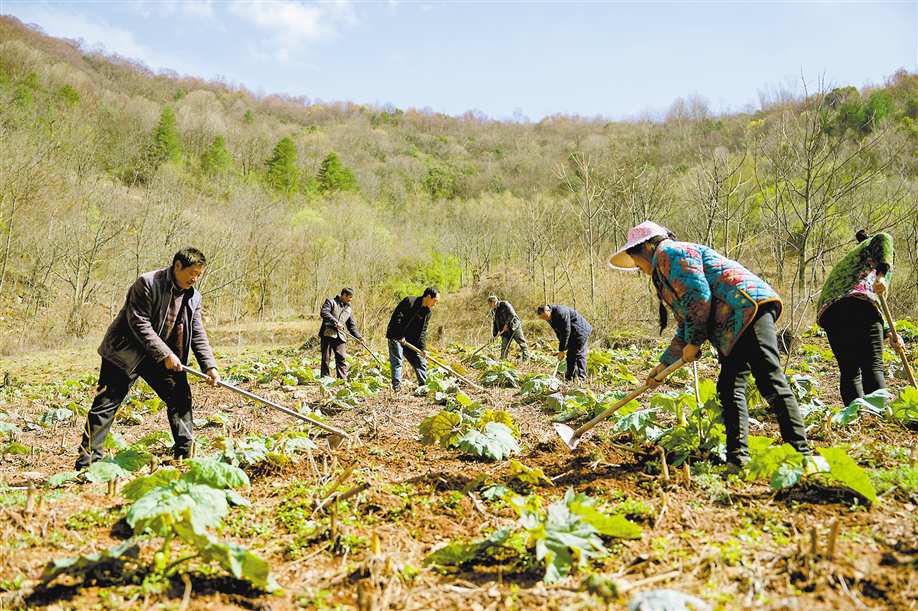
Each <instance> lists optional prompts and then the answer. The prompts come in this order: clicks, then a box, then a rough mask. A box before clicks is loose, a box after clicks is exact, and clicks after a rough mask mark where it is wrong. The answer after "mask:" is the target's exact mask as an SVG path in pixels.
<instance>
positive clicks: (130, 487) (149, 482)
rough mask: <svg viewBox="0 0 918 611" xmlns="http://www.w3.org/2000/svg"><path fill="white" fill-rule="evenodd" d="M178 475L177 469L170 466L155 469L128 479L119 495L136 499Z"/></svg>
mask: <svg viewBox="0 0 918 611" xmlns="http://www.w3.org/2000/svg"><path fill="white" fill-rule="evenodd" d="M179 475H180V473H179V472H178V470H177V469H174V468H172V467H163V468H162V469H157V470H156V471H155V472H154V473H152V474H150V475H146V476H140V477H135V478H134V479H132V480H131V481H129V482H128V483H127V484H125V486H124V488H123V489H122V490H121V495H122V496H123V497H124V498H126V499H130V500H132V501H136V500H137V499H139V498H140V497H142V496H143V495H145V494H147V493H148V492H150V491H151V490H153V489H154V488H158V487H160V486H166V485H168V484H169V483H170V482H173V481H175V480H177V479H178V478H179Z"/></svg>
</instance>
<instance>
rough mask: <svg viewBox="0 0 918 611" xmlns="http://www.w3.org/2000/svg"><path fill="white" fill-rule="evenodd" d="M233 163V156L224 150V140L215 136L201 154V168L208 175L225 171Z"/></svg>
mask: <svg viewBox="0 0 918 611" xmlns="http://www.w3.org/2000/svg"><path fill="white" fill-rule="evenodd" d="M232 165H233V158H232V157H231V156H230V154H229V151H227V150H226V140H225V139H224V138H223V136H217V137H216V138H214V141H213V142H211V143H210V146H209V147H208V148H207V150H206V151H204V154H203V155H202V156H201V169H202V170H203V171H204V173H205V174H207V175H208V176H216V175H218V174H222V173H223V172H226V171H227V170H228V169H230V167H231V166H232Z"/></svg>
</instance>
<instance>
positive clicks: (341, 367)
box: [319, 288, 362, 380]
mask: <svg viewBox="0 0 918 611" xmlns="http://www.w3.org/2000/svg"><path fill="white" fill-rule="evenodd" d="M353 298H354V290H353V289H349V288H343V289H341V294H340V295H338V296H337V297H333V298H330V299H326V300H325V303H323V304H322V309H321V310H320V311H319V314H320V315H321V316H322V326H321V327H320V328H319V342H320V344H321V349H322V367H321V375H322V377H323V378H324V377H327V376H328V375H329V373H330V372H329V367H328V364H329V361H331V358H332V354H334V355H335V373H336V374H337V376H338V377H339V378H341V379H342V380H346V379H347V361H346V360H345V359H347V336H348V334H350V335H352V336H353V337H354V338H355V339H362V338H361V337H360V333H359V332H358V331H357V323H355V322H354V317H353V315H352V312H351V299H353Z"/></svg>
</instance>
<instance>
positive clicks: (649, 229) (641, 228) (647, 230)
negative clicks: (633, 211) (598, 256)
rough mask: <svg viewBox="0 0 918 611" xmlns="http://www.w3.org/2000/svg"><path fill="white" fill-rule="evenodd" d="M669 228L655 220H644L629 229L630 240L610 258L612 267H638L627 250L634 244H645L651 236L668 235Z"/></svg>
mask: <svg viewBox="0 0 918 611" xmlns="http://www.w3.org/2000/svg"><path fill="white" fill-rule="evenodd" d="M668 235H669V230H668V229H666V227H663V226H662V225H657V224H656V223H654V222H653V221H644V222H643V223H641V224H640V225H637V226H635V227H632V228H631V229H629V230H628V241H627V242H626V243H625V245H624V246H622V247H621V248H619V249H618V250H616V251H615V254H613V255H612V257H611V258H610V259H609V267H611V268H612V269H624V270H631V269H634V268H636V267H637V263H635V262H634V259H632V258H631V255H629V254H628V253H627V252H625V251H627V250H628V249H629V248H631V247H632V246H637V245H638V244H643V243H644V242H646V241H647V240H649V239H650V238H655V237H657V236H661V237H664V238H665V237H667V236H668Z"/></svg>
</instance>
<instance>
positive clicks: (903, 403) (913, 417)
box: [889, 386, 918, 424]
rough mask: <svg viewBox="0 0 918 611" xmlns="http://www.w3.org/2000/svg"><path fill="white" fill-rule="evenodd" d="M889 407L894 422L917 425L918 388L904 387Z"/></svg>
mask: <svg viewBox="0 0 918 611" xmlns="http://www.w3.org/2000/svg"><path fill="white" fill-rule="evenodd" d="M889 407H890V411H891V412H892V417H893V418H895V419H896V420H900V421H902V422H903V423H905V424H913V423H918V388H915V387H913V386H906V387H905V388H903V389H902V391H901V392H900V393H899V396H898V397H897V398H896V400H895V401H893V402H892V403H891V404H890V406H889Z"/></svg>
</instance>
